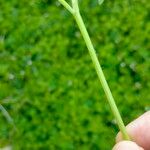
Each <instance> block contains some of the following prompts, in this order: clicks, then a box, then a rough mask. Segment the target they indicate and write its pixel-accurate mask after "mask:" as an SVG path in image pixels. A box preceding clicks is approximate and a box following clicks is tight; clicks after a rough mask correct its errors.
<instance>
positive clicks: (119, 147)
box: [113, 141, 144, 150]
mask: <svg viewBox="0 0 150 150" xmlns="http://www.w3.org/2000/svg"><path fill="white" fill-rule="evenodd" d="M113 150H144V149H143V148H141V147H139V146H138V145H137V144H136V143H134V142H131V141H122V142H119V143H117V144H116V145H115V146H114V148H113Z"/></svg>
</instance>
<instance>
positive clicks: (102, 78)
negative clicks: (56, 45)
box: [72, 0, 130, 140]
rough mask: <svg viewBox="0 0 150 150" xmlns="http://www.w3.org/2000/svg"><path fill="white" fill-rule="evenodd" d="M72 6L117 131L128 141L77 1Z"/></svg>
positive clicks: (74, 0)
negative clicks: (116, 125)
mask: <svg viewBox="0 0 150 150" xmlns="http://www.w3.org/2000/svg"><path fill="white" fill-rule="evenodd" d="M72 5H73V10H74V11H73V13H72V14H73V16H74V18H75V20H76V22H77V25H78V27H79V29H80V32H81V34H82V36H83V38H84V41H85V43H86V46H87V48H88V50H89V53H90V56H91V59H92V62H93V64H94V67H95V69H96V72H97V75H98V78H99V80H100V82H101V84H102V87H103V89H104V92H105V94H106V97H107V100H108V102H109V105H110V107H111V110H112V112H113V115H114V117H115V118H116V121H117V124H118V126H119V129H120V131H121V133H122V135H123V138H124V139H125V140H130V138H129V136H128V134H127V131H126V128H125V125H124V123H123V120H122V118H121V115H120V113H119V110H118V108H117V106H116V103H115V100H114V98H113V96H112V93H111V91H110V88H109V86H108V83H107V81H106V79H105V76H104V73H103V71H102V68H101V65H100V63H99V61H98V58H97V55H96V52H95V49H94V46H93V44H92V42H91V39H90V37H89V34H88V32H87V29H86V27H85V24H84V22H83V19H82V17H81V15H80V12H79V7H78V2H77V0H72Z"/></svg>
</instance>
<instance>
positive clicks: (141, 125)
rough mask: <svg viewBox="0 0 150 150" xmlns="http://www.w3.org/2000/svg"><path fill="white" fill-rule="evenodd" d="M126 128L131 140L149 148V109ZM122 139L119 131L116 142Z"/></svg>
mask: <svg viewBox="0 0 150 150" xmlns="http://www.w3.org/2000/svg"><path fill="white" fill-rule="evenodd" d="M126 129H127V132H128V135H129V137H130V138H131V139H132V141H134V142H136V143H137V144H138V145H140V146H142V147H143V148H144V149H146V150H147V149H149V148H150V111H148V112H146V113H145V114H143V115H142V116H140V117H139V118H137V119H136V120H134V121H133V122H131V123H130V124H128V125H127V127H126ZM122 140H123V137H122V134H121V132H119V133H118V134H117V136H116V143H118V142H120V141H122Z"/></svg>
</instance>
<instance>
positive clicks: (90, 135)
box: [0, 0, 150, 150]
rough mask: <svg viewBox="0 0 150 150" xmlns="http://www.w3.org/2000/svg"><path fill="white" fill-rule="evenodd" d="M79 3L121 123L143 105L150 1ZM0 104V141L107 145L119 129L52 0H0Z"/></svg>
mask: <svg viewBox="0 0 150 150" xmlns="http://www.w3.org/2000/svg"><path fill="white" fill-rule="evenodd" d="M80 7H81V13H82V16H83V18H84V21H85V23H86V26H87V29H88V31H89V34H90V36H91V39H92V41H93V44H94V46H95V48H96V50H97V55H98V57H99V60H100V62H101V64H102V68H103V70H104V73H105V75H106V78H107V80H108V83H109V85H110V88H111V89H112V93H113V95H114V97H115V99H116V102H117V104H118V107H119V110H120V112H121V114H122V117H123V119H124V121H125V123H126V124H127V123H129V122H130V121H131V120H132V119H134V118H136V117H137V116H139V115H140V114H142V113H144V112H145V111H147V110H149V109H150V94H149V93H150V75H149V74H150V3H149V1H148V0H132V1H131V0H124V1H122V0H106V1H105V2H104V3H103V4H102V5H101V6H99V5H98V2H97V0H81V1H80ZM0 104H1V105H0V147H3V146H5V145H12V147H13V149H14V150H41V149H42V150H110V149H111V148H112V146H113V145H114V142H115V135H116V133H117V132H118V128H117V126H116V123H115V120H114V118H113V116H112V114H111V113H110V108H109V106H108V104H107V101H106V97H105V95H104V92H103V90H102V87H101V85H100V83H99V81H98V78H97V75H96V73H95V70H94V67H93V65H92V62H91V59H90V56H89V54H88V51H87V48H86V46H85V43H84V41H83V39H82V37H81V35H80V32H79V30H78V28H77V26H76V24H75V22H74V20H73V18H72V16H71V15H70V14H69V13H68V12H67V11H66V10H65V9H64V8H63V7H62V6H60V4H59V3H58V2H57V0H56V1H55V0H30V1H29V0H20V1H18V0H0ZM3 108H5V109H6V110H7V112H8V113H9V115H10V116H11V118H10V117H9V116H8V114H7V113H6V112H5V111H4V109H3Z"/></svg>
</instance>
